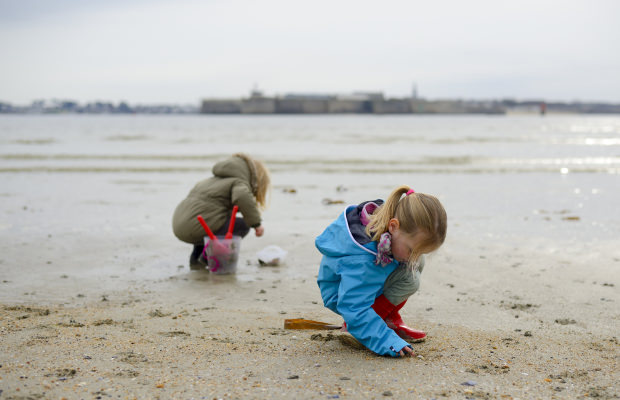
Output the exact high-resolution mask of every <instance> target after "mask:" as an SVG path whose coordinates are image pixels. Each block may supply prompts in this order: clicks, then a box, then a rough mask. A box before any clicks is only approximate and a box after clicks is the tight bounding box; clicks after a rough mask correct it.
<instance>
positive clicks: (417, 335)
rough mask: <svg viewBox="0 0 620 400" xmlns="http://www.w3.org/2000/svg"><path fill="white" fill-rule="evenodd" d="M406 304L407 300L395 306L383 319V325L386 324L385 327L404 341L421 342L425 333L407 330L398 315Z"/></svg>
mask: <svg viewBox="0 0 620 400" xmlns="http://www.w3.org/2000/svg"><path fill="white" fill-rule="evenodd" d="M382 296H383V295H382ZM380 297H381V296H380ZM386 300H387V299H386ZM406 302H407V300H405V301H403V302H402V303H400V304H399V305H397V306H395V307H394V309H393V310H392V312H391V313H390V314H389V315H388V316H387V318H385V323H386V324H387V326H389V327H390V328H392V329H394V331H395V332H396V333H397V334H398V336H400V337H401V338H403V339H404V340H407V341H422V340H423V339H424V338H425V337H426V333H425V332H422V331H419V330H417V329H412V328H409V327H408V326H407V325H405V323H404V322H403V319H402V317H401V316H400V314H399V313H398V311H399V310H400V309H401V308H403V306H404V305H405V303H406Z"/></svg>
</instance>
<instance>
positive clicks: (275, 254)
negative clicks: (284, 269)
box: [256, 245, 288, 267]
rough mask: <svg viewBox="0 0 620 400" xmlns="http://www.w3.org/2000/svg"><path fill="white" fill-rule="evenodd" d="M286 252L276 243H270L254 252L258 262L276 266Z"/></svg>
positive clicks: (282, 259)
mask: <svg viewBox="0 0 620 400" xmlns="http://www.w3.org/2000/svg"><path fill="white" fill-rule="evenodd" d="M287 254H288V252H287V251H286V250H284V249H282V248H281V247H278V246H276V245H270V246H267V247H265V248H264V249H262V250H261V251H259V252H258V253H256V255H257V256H258V263H259V264H260V265H265V266H272V267H273V266H276V265H279V264H280V263H282V262H283V261H284V257H286V255H287Z"/></svg>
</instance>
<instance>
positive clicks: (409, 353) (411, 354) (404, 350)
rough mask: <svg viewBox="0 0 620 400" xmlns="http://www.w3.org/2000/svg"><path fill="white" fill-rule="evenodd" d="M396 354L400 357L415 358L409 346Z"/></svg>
mask: <svg viewBox="0 0 620 400" xmlns="http://www.w3.org/2000/svg"><path fill="white" fill-rule="evenodd" d="M398 354H400V356H401V357H404V355H405V354H407V355H409V356H411V357H415V353H414V352H413V349H412V348H411V347H409V346H405V347H403V348H402V349H401V350H400V352H399V353H398Z"/></svg>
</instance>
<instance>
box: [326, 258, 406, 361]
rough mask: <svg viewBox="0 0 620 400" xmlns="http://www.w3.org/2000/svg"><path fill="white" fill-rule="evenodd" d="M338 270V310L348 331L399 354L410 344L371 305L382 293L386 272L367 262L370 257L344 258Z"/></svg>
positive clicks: (370, 345)
mask: <svg viewBox="0 0 620 400" xmlns="http://www.w3.org/2000/svg"><path fill="white" fill-rule="evenodd" d="M338 272H339V275H340V279H341V281H340V286H339V288H338V302H337V305H336V309H337V310H338V314H340V315H342V317H343V318H344V321H345V322H346V323H347V330H348V331H349V333H351V335H353V337H355V338H356V339H357V340H358V341H359V342H360V343H362V344H363V345H364V346H366V347H368V348H369V349H370V350H372V351H373V352H375V353H377V354H381V355H390V356H393V357H397V356H398V355H399V354H398V352H399V351H400V350H402V349H403V347H405V346H408V345H409V344H408V343H407V342H405V341H404V340H403V339H401V338H400V337H399V336H398V335H397V334H396V332H394V331H393V330H392V329H390V328H388V326H387V325H386V324H385V322H384V321H383V320H382V319H381V317H379V316H378V315H377V313H376V312H375V310H373V309H372V305H373V304H374V302H375V298H376V297H377V295H378V294H380V293H381V290H382V289H383V283H384V282H385V279H386V271H385V270H383V269H382V268H381V267H378V266H375V265H371V266H369V265H368V257H364V256H359V257H353V256H352V257H342V258H340V259H339V268H338Z"/></svg>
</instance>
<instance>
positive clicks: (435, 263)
mask: <svg viewBox="0 0 620 400" xmlns="http://www.w3.org/2000/svg"><path fill="white" fill-rule="evenodd" d="M388 122H389V121H388ZM175 123H176V122H175ZM310 123H311V122H310ZM121 133H122V132H121ZM106 135H107V136H106V137H107V138H108V139H107V140H108V142H114V141H115V140H116V142H114V143H112V144H118V141H119V140H121V141H122V143H126V144H127V145H128V146H132V145H134V142H138V143H137V144H138V145H139V146H141V147H140V148H141V149H143V148H144V146H143V141H144V139H141V138H140V137H139V136H130V135H126V134H124V133H122V134H118V133H117V132H111V133H106ZM123 135H125V136H123ZM119 137H120V138H121V139H119ZM43 139H45V138H43ZM3 140H4V141H5V142H4V143H9V144H10V143H14V139H11V138H9V139H6V138H5V139H3ZM12 140H13V141H12ZM29 140H31V143H27V144H21V145H23V146H30V147H29V148H36V146H47V147H46V149H47V150H49V151H50V152H51V153H54V154H59V155H62V154H67V153H70V149H69V150H67V149H60V150H54V147H53V146H54V143H55V142H53V141H52V143H51V144H50V143H49V142H40V141H41V140H42V139H41V138H36V137H35V138H31V139H29ZM36 140H39V142H36ZM177 140H179V143H181V141H182V140H184V138H179V139H177ZM141 141H142V142H141ZM56 143H57V142H56ZM175 143H176V142H175ZM190 143H191V141H190ZM182 144H183V146H186V145H187V140H185V142H182ZM179 146H180V144H179ZM226 146H228V145H224V144H220V145H219V147H217V146H215V147H213V149H214V150H213V154H211V155H210V156H208V157H206V158H205V160H198V159H196V158H191V157H189V159H190V162H191V163H192V164H191V168H187V165H186V164H182V163H185V162H186V161H185V160H184V159H182V157H181V155H179V159H178V160H175V159H172V161H170V162H171V163H176V165H177V166H178V165H183V166H184V167H183V168H186V169H179V168H177V167H169V169H167V170H166V169H162V168H163V167H158V168H160V170H158V171H156V170H155V169H154V168H155V167H153V170H149V168H151V167H150V165H146V164H147V163H153V164H157V163H159V164H161V163H166V162H167V161H162V159H157V158H148V156H140V157H145V160H141V159H140V157H137V156H136V157H135V158H134V159H129V161H127V160H124V159H117V158H108V159H105V158H97V157H100V156H96V157H95V156H93V155H91V156H89V157H90V158H89V157H86V160H85V161H84V162H83V163H84V164H88V165H86V166H83V165H82V166H80V167H79V168H81V169H79V168H78V167H76V166H71V165H69V166H67V165H64V163H67V162H71V159H70V158H69V159H67V158H62V157H61V156H58V158H57V159H46V158H36V157H34V156H29V157H30V158H28V157H22V158H18V159H17V161H12V160H13V158H11V157H14V156H11V155H10V154H9V153H11V154H21V153H20V152H19V150H15V149H10V150H7V152H6V153H5V154H4V158H3V170H2V181H3V185H2V186H3V188H2V189H1V192H2V193H0V200H1V201H2V205H3V206H2V220H0V228H1V230H0V235H1V239H2V240H1V241H0V254H1V256H0V399H39V398H40V399H44V398H45V399H48V398H50V399H61V398H66V399H81V398H84V399H93V398H100V399H107V398H121V399H125V398H129V399H132V398H160V399H171V398H174V399H192V398H194V399H220V398H222V399H263V398H292V397H294V398H299V399H337V398H340V399H342V398H350V399H358V398H361V399H383V398H391V397H393V398H423V399H432V398H436V399H442V398H457V399H462V398H475V399H538V398H540V399H551V398H557V399H565V398H568V399H573V398H574V399H586V398H601V399H614V398H619V397H620V387H619V386H618V382H619V381H620V368H619V361H620V346H619V343H618V332H620V329H619V328H620V312H619V308H618V304H619V303H620V289H619V286H620V248H619V247H618V245H617V234H618V233H619V231H618V225H617V221H618V212H617V210H616V209H615V208H612V207H611V204H614V203H615V202H616V200H617V199H618V196H617V193H616V192H617V188H616V189H614V186H613V185H614V184H615V183H617V175H616V176H614V175H613V174H612V175H603V176H602V177H601V176H598V175H597V176H596V179H593V178H592V177H593V176H594V175H593V174H591V175H588V174H587V173H582V174H572V175H571V174H564V175H563V176H560V174H559V173H558V174H557V177H556V174H551V173H547V172H544V171H543V172H541V173H538V174H533V173H532V174H529V173H514V174H513V173H510V172H502V173H501V174H498V173H490V174H487V175H484V174H478V173H447V174H444V173H443V172H442V173H429V172H424V171H422V172H418V173H415V174H412V173H410V172H407V171H404V172H403V171H401V170H400V168H401V167H400V166H398V167H397V168H396V169H395V170H394V171H391V172H390V173H388V174H379V173H371V174H370V175H368V173H361V172H359V171H354V170H352V169H354V168H357V166H358V164H355V163H353V162H351V165H352V166H350V168H349V169H344V170H343V172H342V173H334V172H333V171H325V168H327V166H326V164H324V163H322V161H320V160H319V161H316V162H315V161H307V162H306V161H299V163H303V162H305V164H303V165H302V166H301V167H299V166H298V164H297V163H296V162H293V161H283V160H282V159H280V158H278V157H276V156H269V155H268V154H266V153H264V154H263V158H264V159H265V160H266V162H267V165H268V166H270V167H271V169H272V172H273V181H274V188H273V193H272V201H271V205H270V208H269V209H268V210H267V211H266V212H265V214H264V226H265V229H266V231H265V236H264V237H262V238H256V237H254V236H253V235H252V234H251V235H250V236H248V237H247V238H246V239H245V240H244V241H243V243H242V247H241V255H240V260H239V266H238V271H237V274H235V275H214V274H210V273H208V272H207V271H190V270H189V268H188V265H187V259H188V256H189V253H190V247H189V246H188V245H186V244H184V243H181V242H179V241H178V240H176V239H175V238H174V236H173V235H172V232H171V229H170V218H171V215H172V210H173V209H174V207H175V206H176V204H177V203H178V201H180V200H181V199H182V197H183V196H184V195H185V194H186V193H187V191H188V190H189V189H190V188H191V186H192V185H193V183H194V182H195V181H196V180H198V179H200V178H201V177H202V176H204V175H205V174H208V170H209V166H210V165H211V164H212V163H213V161H214V160H217V159H218V157H223V156H224V155H225V154H227V152H228V148H227V147H226ZM220 150H221V151H220ZM242 150H243V149H242ZM171 151H174V149H172V150H171ZM37 154H39V153H37ZM105 154H108V155H109V154H111V152H109V151H108V152H105ZM259 156H260V154H259ZM67 160H69V161H67ZM102 160H103V161H102ZM11 162H18V163H21V164H27V163H32V164H29V165H26V166H24V165H18V166H15V165H8V164H9V163H11ZM134 162H135V163H136V164H138V167H134V166H132V165H126V164H131V163H134ZM80 163H82V161H80ZM99 163H100V164H101V166H99ZM110 163H111V164H114V165H111V166H110ZM121 163H126V164H123V165H116V164H121ZM104 164H105V166H104ZM195 164H201V165H202V166H203V167H204V170H200V168H198V167H197V166H195ZM315 164H316V165H317V166H315ZM359 165H362V166H363V164H359ZM37 168H39V169H37ZM41 168H42V169H41ZM131 168H134V169H131ZM141 168H142V169H141ZM175 168H177V169H175ZM412 176H414V177H415V180H416V182H417V183H418V184H419V186H421V187H423V188H426V189H423V191H426V190H428V191H429V192H431V193H433V194H436V195H437V196H438V197H439V198H440V200H441V201H442V202H443V203H444V205H445V207H446V209H447V211H448V216H449V228H448V239H447V240H446V243H445V244H444V246H443V247H442V248H441V249H440V250H439V251H438V252H437V253H435V254H433V255H431V256H430V257H429V258H428V261H427V267H426V268H425V270H424V273H423V275H422V283H421V287H420V290H419V292H418V293H416V294H415V295H414V296H413V297H412V298H411V299H410V300H409V301H408V303H407V304H406V306H405V307H404V308H403V310H402V315H403V318H404V320H405V322H407V323H408V324H409V325H410V326H413V327H416V328H419V329H423V330H425V331H426V332H428V337H427V339H426V341H425V342H423V343H418V344H414V345H413V347H414V349H415V351H416V353H417V356H416V357H413V358H402V359H393V358H387V357H379V356H376V355H374V354H373V353H371V352H369V351H368V350H366V349H364V348H360V346H359V345H358V344H357V343H356V342H355V341H354V340H352V338H351V336H349V335H348V334H346V333H341V332H339V331H317V330H304V331H301V330H298V331H296V330H286V329H284V328H283V324H284V320H285V319H287V318H298V317H303V318H308V319H315V320H320V321H325V322H329V323H333V324H340V323H341V322H342V321H341V320H340V318H339V317H338V316H337V315H336V314H333V313H331V312H330V311H329V310H327V309H325V308H324V307H323V306H322V302H321V299H320V296H319V292H318V288H317V286H316V282H315V280H316V274H317V270H318V264H319V261H320V254H319V253H318V251H316V249H315V248H314V238H315V237H316V236H317V235H318V234H319V233H320V232H321V231H322V229H323V228H324V227H325V226H326V225H327V224H328V223H329V222H331V221H332V220H333V219H334V218H336V216H337V215H338V214H339V213H340V212H341V211H342V209H343V208H344V206H345V205H346V204H351V203H355V202H358V201H362V200H368V199H373V198H376V197H379V196H385V195H387V194H388V193H389V191H390V190H391V188H392V187H394V186H395V185H397V184H400V183H402V182H410V181H411V180H412ZM506 181H509V182H510V183H509V184H506V183H503V182H506ZM543 181H546V182H548V184H547V186H545V185H538V186H539V187H541V188H543V189H541V190H539V191H537V192H536V193H534V192H532V191H529V188H531V186H532V184H533V183H537V182H538V183H541V182H543ZM471 188H476V195H475V196H472V195H471ZM498 188H499V189H498ZM575 188H579V190H580V191H579V192H576V191H575ZM595 189H596V190H597V191H596V192H595V191H594V190H595ZM563 190H565V192H566V193H567V195H565V196H559V195H557V193H561V192H562V191H563ZM552 191H555V192H553V193H551V192H552ZM524 193H527V195H524ZM522 194H523V195H522ZM569 194H570V195H569ZM571 196H572V197H571ZM325 199H330V200H332V203H335V204H328V203H329V202H328V201H324V200H325ZM579 204H582V205H583V206H582V207H580V206H579ZM268 245H278V246H280V247H282V248H284V249H285V250H286V251H288V255H287V257H286V260H285V262H284V263H283V264H281V265H279V266H275V267H261V266H260V265H259V264H258V261H257V257H256V253H257V252H258V251H259V250H261V249H263V248H264V247H266V246H268Z"/></svg>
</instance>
